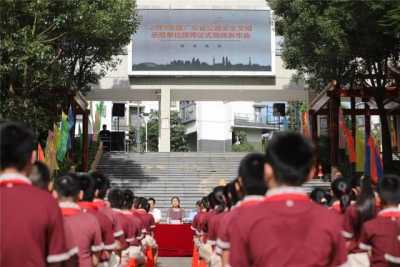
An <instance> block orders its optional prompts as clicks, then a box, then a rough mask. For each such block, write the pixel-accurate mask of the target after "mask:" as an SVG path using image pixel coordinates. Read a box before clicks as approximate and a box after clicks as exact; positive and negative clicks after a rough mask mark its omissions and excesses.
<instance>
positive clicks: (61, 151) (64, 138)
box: [57, 112, 69, 161]
mask: <svg viewBox="0 0 400 267" xmlns="http://www.w3.org/2000/svg"><path fill="white" fill-rule="evenodd" d="M68 138H69V129H68V117H67V115H66V114H65V113H64V112H63V113H62V114H61V128H60V137H59V142H58V143H57V159H58V161H63V160H64V158H65V154H66V153H67V146H68Z"/></svg>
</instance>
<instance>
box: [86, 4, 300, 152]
mask: <svg viewBox="0 0 400 267" xmlns="http://www.w3.org/2000/svg"><path fill="white" fill-rule="evenodd" d="M137 9H138V10H139V11H140V12H141V13H140V14H142V15H143V18H141V19H142V24H141V26H139V30H138V32H137V33H136V34H135V35H133V38H132V42H131V44H130V45H128V47H127V49H126V53H125V54H123V55H119V56H118V59H119V60H120V62H121V63H120V65H119V66H117V68H116V69H115V70H113V71H111V72H110V73H108V74H107V75H106V76H105V77H104V78H102V79H101V80H100V81H99V83H98V84H96V85H94V86H93V88H92V90H91V91H90V93H89V94H88V95H87V97H88V99H89V100H90V101H95V103H98V101H105V103H106V116H105V117H103V118H102V124H107V125H108V128H109V129H111V130H118V129H117V128H116V127H118V125H117V124H116V122H117V121H116V120H118V119H116V118H112V116H111V109H112V104H113V103H117V102H118V103H120V102H122V103H125V111H126V112H125V116H124V117H122V118H120V119H119V130H123V131H127V130H128V129H129V127H131V126H132V124H134V123H135V121H134V120H135V119H134V118H135V116H137V110H139V113H141V112H144V113H148V112H150V110H151V109H154V110H158V112H159V116H160V138H159V151H160V152H169V151H170V130H171V129H170V114H171V109H172V108H173V107H172V106H175V109H180V110H181V115H182V116H183V120H184V121H185V124H186V133H187V135H188V140H189V141H190V148H191V150H193V151H218V152H224V151H231V149H232V144H234V143H236V141H237V140H235V138H236V137H235V134H236V133H237V132H240V129H242V130H243V129H244V130H246V137H247V141H249V142H250V143H254V145H256V144H257V145H258V144H259V143H260V140H259V139H260V136H262V135H264V134H266V133H268V132H270V131H273V130H275V129H276V127H277V124H276V123H270V121H271V120H270V121H268V120H267V117H268V115H267V111H265V109H267V108H266V106H267V107H271V105H272V103H275V102H283V103H286V102H288V101H306V100H307V94H306V91H305V90H304V85H303V84H297V83H296V82H294V79H293V76H294V74H295V72H294V71H292V70H288V69H286V68H285V67H284V64H283V62H282V58H281V56H280V55H279V52H278V53H276V40H275V33H274V25H273V20H272V15H271V10H270V8H269V6H268V5H267V3H266V1H265V0H246V1H241V0H229V1H228V0H202V1H198V0H190V1H188V0H138V1H137ZM160 10H161V11H160ZM182 10H183V12H181V11H182ZM179 12H181V13H179ZM249 12H250V13H249ZM251 12H255V13H254V14H256V15H257V18H258V19H257V20H254V17H253V16H251V14H252V13H251ZM257 12H264V13H265V14H269V15H268V16H269V18H268V19H267V20H266V22H265V23H264V22H263V21H264V19H265V18H264V17H263V16H259V13H257ZM268 12H269V13H268ZM152 14H156V15H157V16H155V15H152ZM165 14H169V15H165ZM175 15H176V18H175V17H174V16H175ZM191 15H192V17H190V16H191ZM236 15H237V17H239V18H240V19H239V20H238V19H237V18H235V16H236ZM188 16H189V18H188ZM201 16H204V20H203V21H197V22H196V20H201ZM171 19H172V21H170V20H171ZM175 19H176V21H174V20H175ZM191 19H193V22H191ZM185 21H186V22H187V21H189V22H191V25H189V26H188V25H187V24H185ZM260 21H261V24H260ZM260 25H261V26H262V27H263V28H261V29H260ZM140 27H142V28H140ZM187 27H191V29H189V30H187ZM225 28H226V29H225ZM160 29H161V30H160ZM165 29H166V32H163V31H164V30H165ZM171 29H172V30H171ZM203 30H204V31H206V32H201V31H203ZM147 31H149V32H147ZM171 31H175V32H171ZM199 31H200V33H199ZM207 31H208V32H207ZM212 31H216V33H214V32H212ZM218 31H220V32H218ZM246 31H248V32H246ZM263 31H265V32H268V33H269V35H268V36H267V40H268V43H267V44H266V45H265V49H267V50H268V51H265V53H263V52H262V53H259V54H257V53H255V51H260V47H259V46H260V45H261V46H262V47H264V43H260V42H258V41H257V40H259V39H260V38H261V37H262V38H263V34H262V33H263ZM168 38H169V39H168ZM188 38H193V39H194V40H192V39H190V40H188ZM229 38H232V39H231V40H228V41H229V42H226V41H227V40H226V39H229ZM209 39H210V40H209ZM211 39H212V40H211ZM143 40H144V41H143ZM167 41H168V42H167ZM263 42H264V41H263ZM235 43H237V44H236V45H235ZM166 44H167V46H166V49H158V48H159V47H165V45H166ZM170 44H172V45H170ZM174 44H176V47H174V46H173V45H174ZM157 49H158V50H157ZM218 49H221V50H218ZM224 49H225V50H224ZM208 51H209V52H208ZM216 51H217V52H218V53H219V54H217V55H215V53H217V52H216ZM219 51H222V52H219ZM192 52H193V53H194V54H193V58H192V56H191V53H192ZM155 53H159V56H157V57H154V54H155ZM185 53H186V54H185ZM196 53H197V54H196ZM208 53H210V54H208ZM174 55H176V58H178V59H174V60H172V61H169V60H170V59H173V56H174ZM227 55H229V56H227ZM258 55H260V56H258ZM185 56H186V58H185ZM264 56H265V60H264ZM180 58H183V60H180ZM265 62H266V63H265ZM264 65H265V66H264ZM266 65H268V66H266ZM167 67H168V68H167ZM163 68H165V69H167V70H168V71H164V69H163ZM205 68H207V69H206V70H205V71H204V69H205ZM171 103H172V105H171ZM176 103H180V105H181V107H179V105H177V104H176ZM193 103H195V105H193ZM138 107H139V108H138ZM93 113H94V110H92V114H93ZM189 113H190V114H191V115H190V116H192V117H191V118H189V117H190V116H189V115H188V114H189ZM193 117H194V118H193ZM124 127H125V128H124Z"/></svg>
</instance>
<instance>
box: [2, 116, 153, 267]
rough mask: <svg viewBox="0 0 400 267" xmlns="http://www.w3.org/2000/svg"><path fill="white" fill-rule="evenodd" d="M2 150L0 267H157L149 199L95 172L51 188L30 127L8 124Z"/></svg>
mask: <svg viewBox="0 0 400 267" xmlns="http://www.w3.org/2000/svg"><path fill="white" fill-rule="evenodd" d="M0 145H1V158H0V160H1V169H0V225H1V229H0V231H1V232H0V266H7V267H14V266H15V267H17V266H18V267H20V266H80V267H92V266H109V267H114V266H115V267H116V266H124V267H125V266H131V267H133V266H149V267H151V266H155V263H156V260H157V244H156V242H155V240H154V238H153V230H154V228H155V220H154V217H153V215H151V214H150V213H149V211H150V204H149V201H148V200H147V199H146V198H144V197H135V196H134V193H133V192H132V191H131V190H128V189H125V190H120V189H111V190H110V181H109V180H108V178H107V177H105V176H104V175H102V174H101V173H97V172H92V173H89V174H88V173H67V174H63V175H60V176H58V177H56V178H55V179H54V181H53V182H51V180H50V173H49V170H48V169H47V167H46V165H45V164H43V163H41V162H35V158H36V157H35V153H34V147H35V143H34V135H33V133H32V132H31V131H30V130H29V129H27V128H26V127H25V126H24V125H21V124H18V123H2V124H1V125H0ZM106 197H107V200H106ZM151 201H152V202H153V206H154V203H155V200H154V199H152V200H151ZM153 211H154V209H153Z"/></svg>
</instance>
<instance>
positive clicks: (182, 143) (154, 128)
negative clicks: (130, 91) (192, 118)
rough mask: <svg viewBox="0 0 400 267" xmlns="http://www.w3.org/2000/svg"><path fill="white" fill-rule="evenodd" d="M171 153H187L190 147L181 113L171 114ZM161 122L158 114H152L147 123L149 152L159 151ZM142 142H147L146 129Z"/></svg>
mask: <svg viewBox="0 0 400 267" xmlns="http://www.w3.org/2000/svg"><path fill="white" fill-rule="evenodd" d="M170 125H171V151H172V152H186V151H189V147H188V144H187V140H186V135H185V125H184V124H183V123H182V121H181V119H180V117H179V113H178V112H176V111H172V112H171V119H170ZM159 129H160V122H159V116H158V112H152V113H150V120H149V122H148V123H147V142H148V143H147V149H148V151H158V138H159ZM140 132H141V138H142V139H141V140H142V142H143V144H144V143H145V142H146V141H145V139H146V138H145V129H142V130H141V131H140Z"/></svg>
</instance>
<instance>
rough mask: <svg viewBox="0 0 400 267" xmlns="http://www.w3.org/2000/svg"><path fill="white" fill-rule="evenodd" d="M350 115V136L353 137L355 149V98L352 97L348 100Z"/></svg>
mask: <svg viewBox="0 0 400 267" xmlns="http://www.w3.org/2000/svg"><path fill="white" fill-rule="evenodd" d="M350 113H351V134H352V135H353V140H354V148H355V145H356V142H355V140H356V130H357V128H356V127H357V118H356V98H355V97H354V96H352V97H351V98H350Z"/></svg>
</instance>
